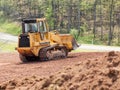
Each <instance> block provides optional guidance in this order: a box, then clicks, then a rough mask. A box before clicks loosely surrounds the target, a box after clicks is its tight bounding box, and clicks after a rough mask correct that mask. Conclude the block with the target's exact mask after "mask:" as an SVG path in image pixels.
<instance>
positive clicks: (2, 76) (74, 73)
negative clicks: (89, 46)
mask: <svg viewBox="0 0 120 90" xmlns="http://www.w3.org/2000/svg"><path fill="white" fill-rule="evenodd" d="M119 85H120V52H113V51H112V52H89V53H71V54H69V56H68V58H66V59H61V60H60V59H59V60H51V61H44V62H40V61H37V62H29V63H22V62H20V60H19V58H18V54H16V53H12V54H10V53H8V54H0V90H14V89H15V90H120V87H119Z"/></svg>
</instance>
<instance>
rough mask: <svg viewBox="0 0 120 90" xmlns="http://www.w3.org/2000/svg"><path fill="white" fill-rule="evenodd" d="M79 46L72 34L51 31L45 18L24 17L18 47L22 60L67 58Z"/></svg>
mask: <svg viewBox="0 0 120 90" xmlns="http://www.w3.org/2000/svg"><path fill="white" fill-rule="evenodd" d="M77 47H79V45H78V44H77V42H76V41H75V39H74V38H73V36H72V35H70V34H60V33H59V32H58V31H57V30H52V31H50V30H49V26H48V24H47V20H46V19H45V18H26V19H22V33H21V34H20V35H19V36H18V46H17V47H16V50H17V51H18V53H19V57H20V60H21V61H22V62H28V61H31V60H35V59H36V58H37V59H39V60H52V59H56V58H66V57H67V56H68V53H69V52H71V51H72V50H74V49H76V48H77Z"/></svg>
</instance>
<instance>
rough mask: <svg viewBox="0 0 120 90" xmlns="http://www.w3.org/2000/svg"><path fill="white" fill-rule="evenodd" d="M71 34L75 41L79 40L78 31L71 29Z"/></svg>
mask: <svg viewBox="0 0 120 90" xmlns="http://www.w3.org/2000/svg"><path fill="white" fill-rule="evenodd" d="M70 34H71V35H72V36H73V37H74V38H75V39H77V37H78V30H76V29H71V30H70Z"/></svg>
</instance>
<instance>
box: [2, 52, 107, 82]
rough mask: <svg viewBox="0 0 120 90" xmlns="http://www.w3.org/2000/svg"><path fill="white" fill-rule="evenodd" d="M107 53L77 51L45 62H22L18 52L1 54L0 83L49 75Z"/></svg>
mask: <svg viewBox="0 0 120 90" xmlns="http://www.w3.org/2000/svg"><path fill="white" fill-rule="evenodd" d="M103 54H105V53H98V52H97V53H76V54H70V55H69V56H68V58H66V59H62V60H53V61H45V62H40V61H38V62H30V63H22V62H21V61H20V60H19V57H18V54H16V53H12V54H9V53H8V54H0V83H2V82H4V81H7V80H10V79H14V78H21V77H25V76H33V75H39V76H41V77H43V76H49V75H53V74H55V73H56V72H58V71H60V70H62V69H63V68H64V67H67V66H71V65H73V64H75V63H78V62H80V61H82V60H88V59H92V58H99V57H101V56H102V55H103Z"/></svg>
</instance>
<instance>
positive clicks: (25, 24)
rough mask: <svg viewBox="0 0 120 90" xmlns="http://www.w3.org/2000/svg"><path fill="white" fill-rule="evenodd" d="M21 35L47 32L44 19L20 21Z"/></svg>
mask: <svg viewBox="0 0 120 90" xmlns="http://www.w3.org/2000/svg"><path fill="white" fill-rule="evenodd" d="M22 32H23V33H35V32H41V33H44V32H47V27H46V23H45V20H44V19H41V20H40V19H23V20H22Z"/></svg>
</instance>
